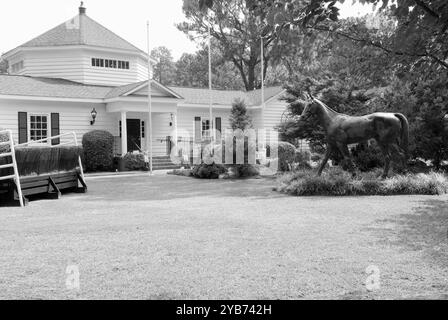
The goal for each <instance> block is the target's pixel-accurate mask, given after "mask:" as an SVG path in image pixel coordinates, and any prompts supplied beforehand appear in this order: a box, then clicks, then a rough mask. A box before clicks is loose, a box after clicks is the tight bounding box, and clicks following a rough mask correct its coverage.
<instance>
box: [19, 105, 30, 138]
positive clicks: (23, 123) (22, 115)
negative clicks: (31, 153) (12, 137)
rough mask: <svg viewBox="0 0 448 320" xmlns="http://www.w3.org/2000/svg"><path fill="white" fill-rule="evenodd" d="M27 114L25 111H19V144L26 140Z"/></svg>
mask: <svg viewBox="0 0 448 320" xmlns="http://www.w3.org/2000/svg"><path fill="white" fill-rule="evenodd" d="M27 123H28V115H27V113H26V112H19V144H20V143H26V142H28V125H27Z"/></svg>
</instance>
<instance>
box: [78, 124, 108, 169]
mask: <svg viewBox="0 0 448 320" xmlns="http://www.w3.org/2000/svg"><path fill="white" fill-rule="evenodd" d="M82 146H83V148H84V161H85V167H86V171H90V172H94V171H111V170H112V169H113V156H114V154H113V152H114V151H113V148H114V137H113V136H112V134H110V133H109V132H107V131H102V130H94V131H91V132H89V133H86V134H85V135H84V136H83V138H82Z"/></svg>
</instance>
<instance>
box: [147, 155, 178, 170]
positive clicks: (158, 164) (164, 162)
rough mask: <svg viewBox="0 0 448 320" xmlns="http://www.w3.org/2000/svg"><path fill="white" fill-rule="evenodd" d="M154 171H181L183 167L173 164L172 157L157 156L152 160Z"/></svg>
mask: <svg viewBox="0 0 448 320" xmlns="http://www.w3.org/2000/svg"><path fill="white" fill-rule="evenodd" d="M152 168H153V170H174V169H180V168H181V166H179V165H176V164H174V163H172V162H171V157H170V156H157V157H154V158H153V159H152Z"/></svg>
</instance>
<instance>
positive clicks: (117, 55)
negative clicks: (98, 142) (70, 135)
mask: <svg viewBox="0 0 448 320" xmlns="http://www.w3.org/2000/svg"><path fill="white" fill-rule="evenodd" d="M2 58H3V59H5V60H7V61H8V63H9V70H8V72H9V74H8V75H0V127H1V128H3V129H9V130H12V131H13V133H14V139H15V140H16V141H17V142H19V143H23V142H27V141H30V140H39V139H42V138H46V137H50V136H56V135H59V134H62V133H67V132H76V133H77V135H78V137H79V138H80V139H82V136H83V134H85V133H86V132H89V131H91V130H95V129H101V130H107V131H109V132H110V133H111V134H112V135H113V136H114V137H115V140H116V154H121V155H122V154H125V153H126V152H129V151H135V150H139V149H141V150H146V144H147V143H146V141H147V138H148V136H147V134H148V132H147V131H148V130H147V127H148V126H147V123H148V119H149V111H148V83H147V79H148V69H149V68H148V62H147V61H148V57H147V54H146V53H145V52H143V51H142V50H140V49H138V48H137V47H135V46H133V45H132V44H130V43H129V42H127V41H126V40H124V39H122V38H120V37H119V36H117V35H116V34H114V33H113V32H111V31H110V30H108V29H107V28H105V27H103V26H101V25H100V24H98V23H97V22H95V21H94V20H92V19H91V18H90V17H88V16H87V14H86V9H85V8H84V7H83V6H81V7H80V8H79V14H78V15H77V16H75V17H74V18H73V19H70V20H69V21H67V22H64V23H62V24H61V25H59V26H57V27H55V28H53V29H51V30H50V31H48V32H46V33H44V34H42V35H40V36H38V37H36V38H34V39H32V40H31V41H29V42H27V43H25V44H23V45H21V46H19V47H17V48H15V49H13V50H11V51H9V52H7V53H5V54H3V56H2ZM151 87H152V90H151V92H152V94H151V97H152V106H153V107H152V112H153V114H152V128H153V131H152V132H153V134H152V137H151V139H152V141H153V152H154V155H155V156H161V157H162V156H166V155H167V141H169V137H170V136H172V132H173V130H178V131H182V130H186V131H188V132H191V135H193V136H194V137H195V139H196V138H198V136H199V135H200V136H202V135H206V134H207V130H208V129H209V127H210V119H209V101H210V100H209V91H208V90H207V89H194V88H180V87H166V86H163V85H162V84H160V83H158V82H156V81H152V82H151ZM265 92H266V93H265V99H266V102H265V107H264V112H262V109H263V103H262V98H261V92H260V90H256V91H253V92H242V91H223V90H213V117H214V119H213V123H214V125H215V128H216V129H217V130H221V129H224V128H227V127H228V118H229V115H230V109H231V104H232V102H233V100H234V99H235V98H241V99H244V100H245V101H246V103H247V105H248V109H249V111H250V114H251V115H252V117H253V119H254V124H255V127H256V128H260V127H261V126H262V124H263V123H264V126H265V128H273V127H274V126H276V125H278V124H279V123H280V121H281V117H282V114H283V113H284V111H285V108H286V103H285V102H284V101H281V100H280V97H281V95H282V93H283V89H282V88H280V87H275V88H266V89H265ZM94 110H95V112H96V113H97V117H96V119H95V121H92V111H94ZM262 115H263V116H264V119H262ZM52 143H58V141H53V142H52Z"/></svg>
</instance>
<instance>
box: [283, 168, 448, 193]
mask: <svg viewBox="0 0 448 320" xmlns="http://www.w3.org/2000/svg"><path fill="white" fill-rule="evenodd" d="M380 174H381V173H380V171H373V172H369V173H362V174H360V175H358V176H356V177H352V176H351V174H349V173H347V172H345V171H342V170H341V169H339V168H332V169H330V170H327V171H326V172H324V173H323V174H322V176H321V177H318V176H317V175H316V172H315V171H311V170H302V171H297V172H293V173H287V174H284V175H282V176H280V177H279V178H278V180H277V183H278V185H277V187H276V188H275V190H276V191H279V192H283V193H287V194H290V195H295V196H353V195H385V196H386V195H404V194H425V195H442V194H446V193H448V177H447V176H446V175H445V174H442V173H436V172H430V173H428V174H424V173H419V174H405V175H395V176H392V177H390V178H387V179H384V180H383V179H381V178H379V175H380Z"/></svg>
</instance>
